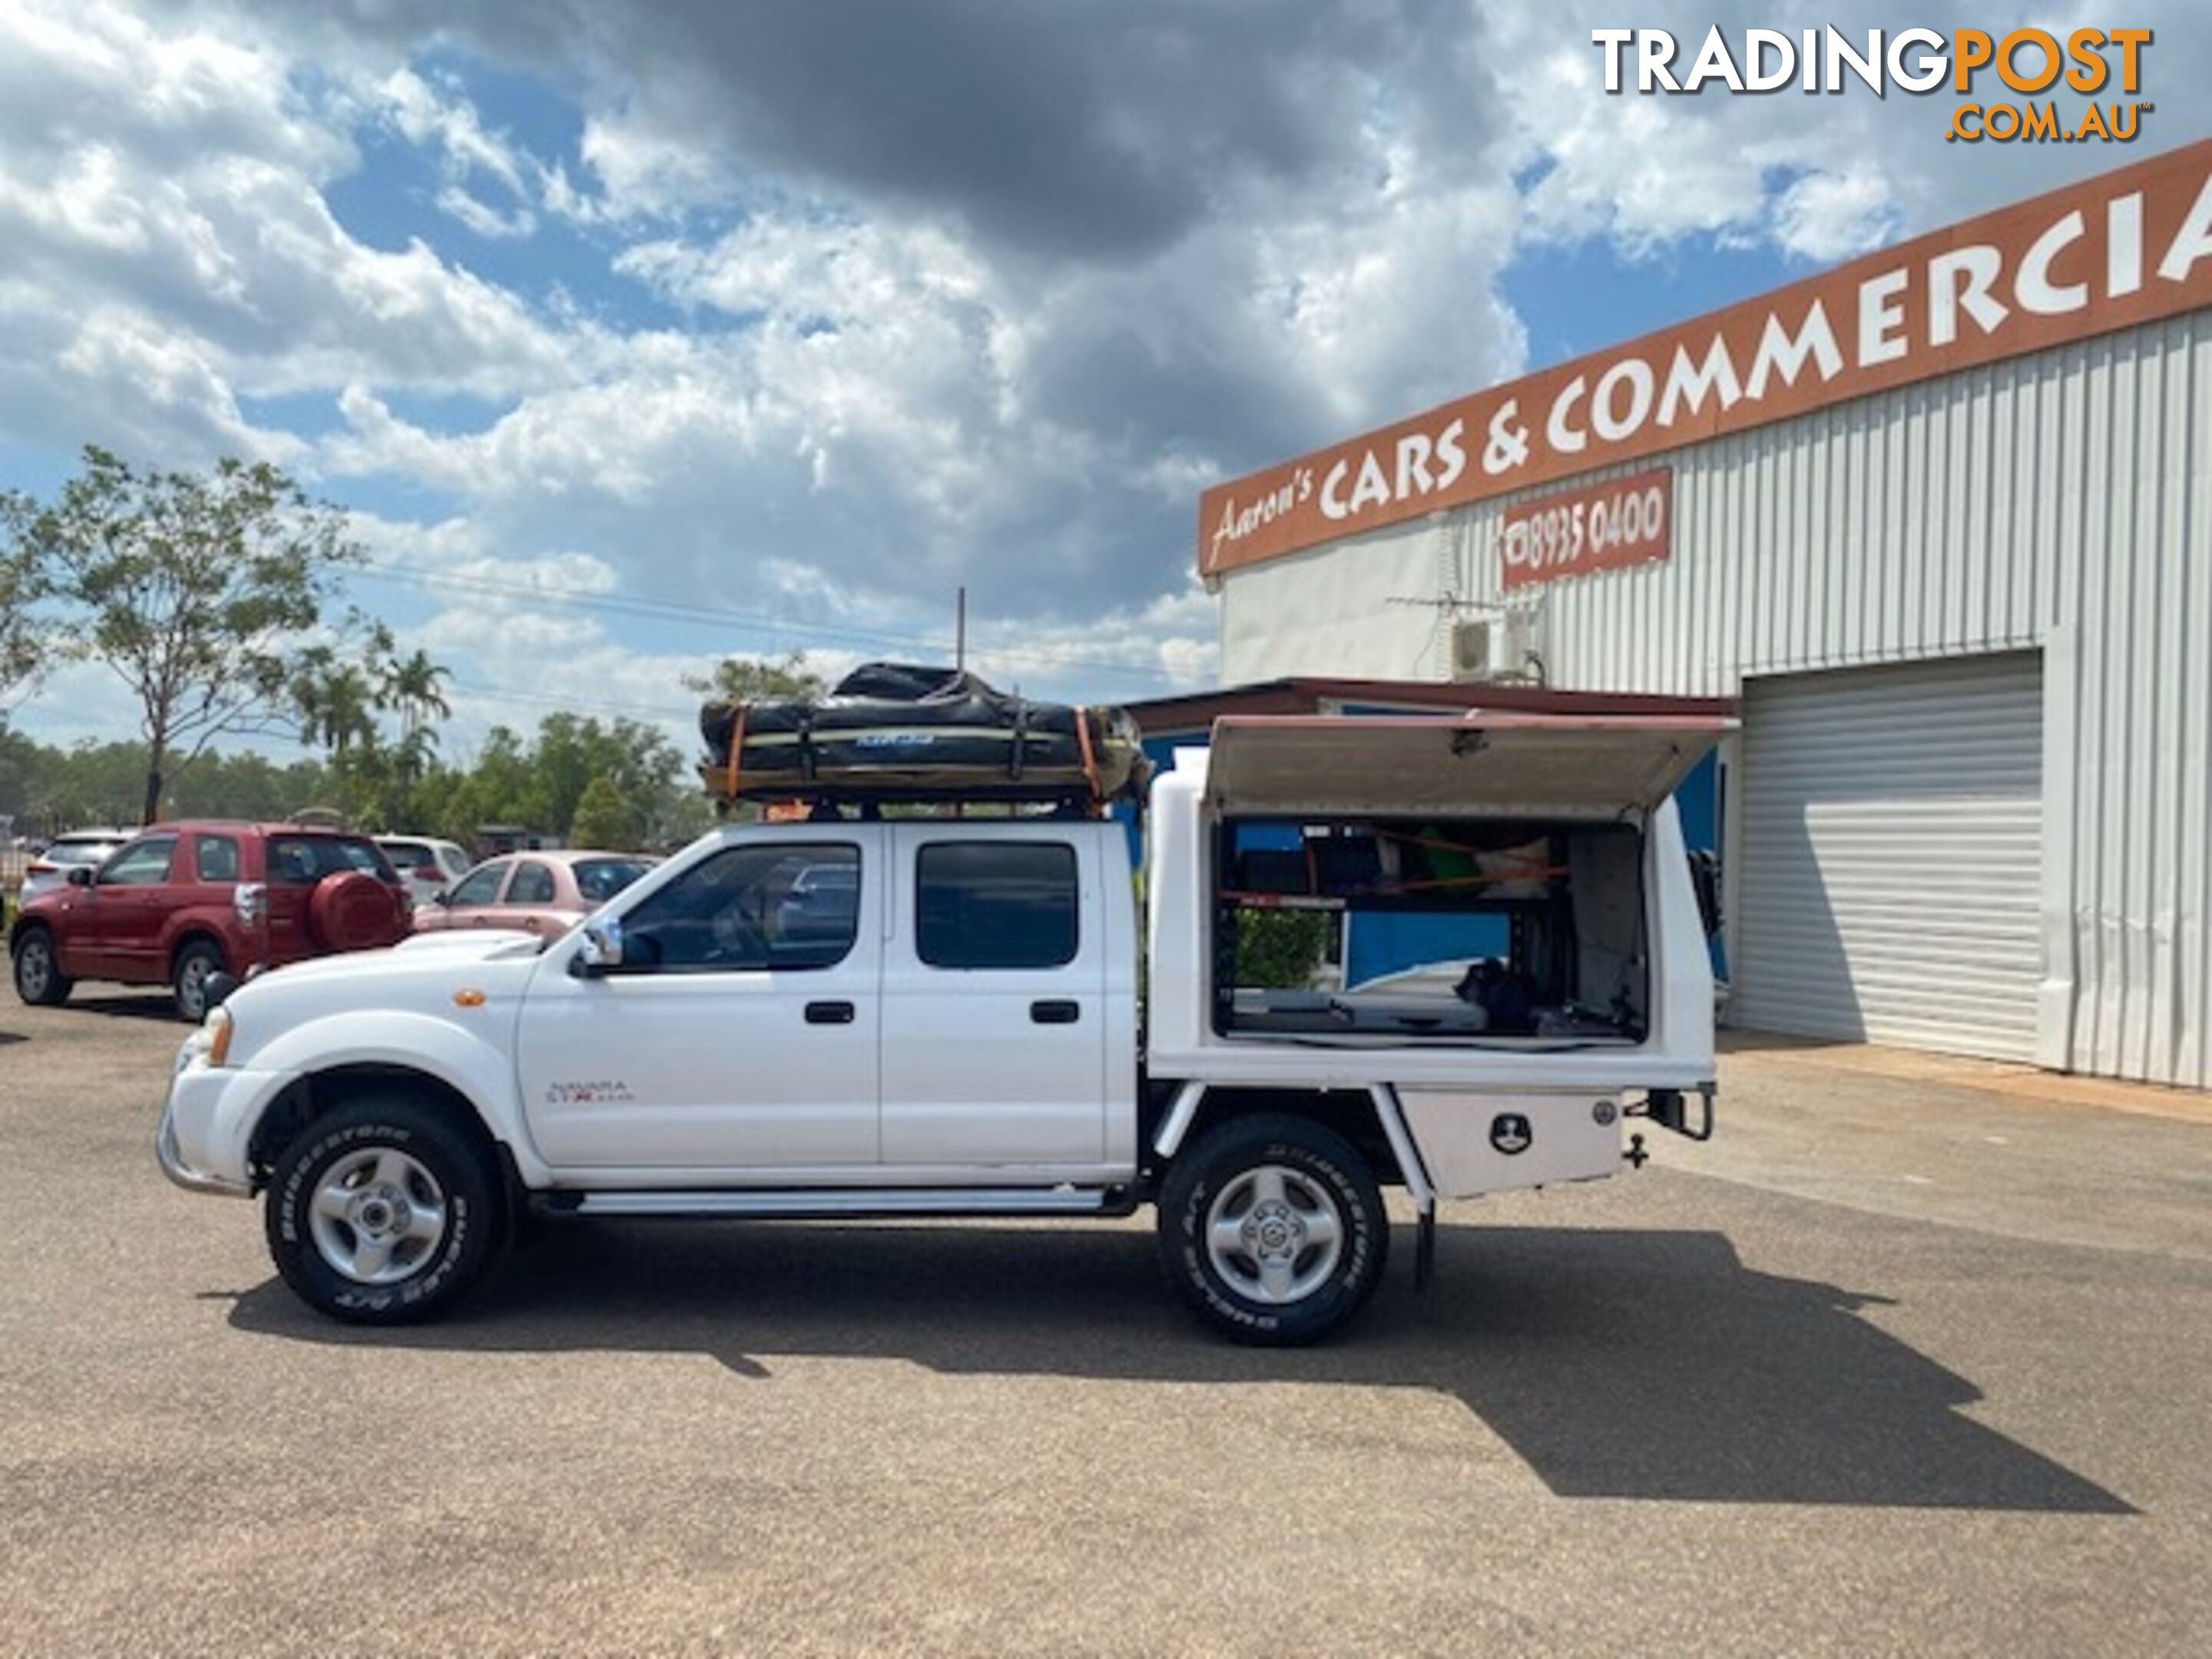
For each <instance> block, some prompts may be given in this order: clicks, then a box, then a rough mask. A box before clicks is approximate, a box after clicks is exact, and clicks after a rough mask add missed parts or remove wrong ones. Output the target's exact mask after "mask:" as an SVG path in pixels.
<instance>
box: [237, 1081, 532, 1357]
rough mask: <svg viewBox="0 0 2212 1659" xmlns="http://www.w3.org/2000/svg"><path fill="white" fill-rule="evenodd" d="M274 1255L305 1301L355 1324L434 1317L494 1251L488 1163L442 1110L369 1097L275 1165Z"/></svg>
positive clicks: (318, 1123)
mask: <svg viewBox="0 0 2212 1659" xmlns="http://www.w3.org/2000/svg"><path fill="white" fill-rule="evenodd" d="M267 1205H268V1209H267V1213H266V1218H265V1219H266V1223H267V1231H268V1235H269V1254H270V1256H271V1257H272V1258H274V1260H275V1261H276V1270H277V1272H278V1273H282V1274H283V1277H284V1282H285V1283H286V1284H287V1285H290V1286H291V1287H292V1290H293V1291H294V1292H295V1294H296V1295H298V1296H299V1297H300V1298H301V1300H302V1301H305V1302H307V1304H309V1305H311V1306H313V1307H315V1308H318V1309H319V1310H321V1311H323V1312H324V1313H326V1314H329V1315H330V1316H332V1317H333V1318H336V1319H343V1320H345V1321H347V1322H349V1323H353V1324H359V1325H398V1324H405V1323H409V1322H414V1321H417V1320H423V1319H430V1318H435V1316H438V1315H439V1314H441V1313H443V1312H444V1311H445V1310H447V1308H448V1307H450V1306H451V1305H452V1304H453V1303H454V1302H456V1301H458V1300H459V1298H460V1297H461V1296H462V1295H463V1294H464V1293H465V1291H467V1290H468V1289H469V1287H470V1286H471V1285H474V1284H475V1282H476V1280H477V1277H478V1276H479V1275H480V1274H481V1273H483V1271H484V1269H485V1268H486V1267H489V1265H490V1263H491V1261H492V1257H493V1255H494V1254H495V1249H496V1245H497V1242H498V1241H497V1234H498V1208H499V1206H498V1199H497V1188H495V1185H494V1178H493V1171H492V1164H491V1160H490V1158H489V1156H488V1155H487V1154H486V1153H485V1152H483V1150H481V1149H480V1148H479V1147H478V1146H477V1143H476V1141H475V1139H473V1138H472V1137H471V1135H469V1134H468V1133H466V1132H465V1130H463V1129H462V1128H461V1127H459V1126H457V1125H455V1124H454V1123H453V1122H452V1121H449V1120H448V1119H447V1117H445V1116H444V1115H441V1114H440V1113H439V1112H438V1111H436V1110H435V1109H431V1108H429V1107H426V1106H424V1105H423V1104H422V1103H420V1102H418V1101H416V1100H412V1099H409V1098H406V1097H397V1098H364V1099H361V1100H357V1101H354V1102H351V1103H349V1104H347V1105H345V1106H342V1107H340V1108H339V1109H337V1111H335V1112H332V1113H331V1114H329V1115H327V1116H324V1117H319V1118H317V1119H316V1120H315V1121H313V1123H311V1124H309V1125H308V1126H307V1128H305V1129H304V1130H302V1131H301V1133H300V1134H299V1136H298V1138H297V1139H295V1140H294V1141H293V1143H292V1145H291V1146H289V1147H288V1148H287V1149H286V1150H285V1152H284V1155H283V1157H282V1158H279V1159H278V1160H277V1163H276V1178H275V1179H274V1180H273V1181H271V1182H270V1186H269V1196H268V1199H267Z"/></svg>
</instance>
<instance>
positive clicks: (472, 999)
mask: <svg viewBox="0 0 2212 1659" xmlns="http://www.w3.org/2000/svg"><path fill="white" fill-rule="evenodd" d="M483 1000H484V994H483V992H482V991H456V992H454V993H453V1006H455V1007H457V1008H481V1007H483Z"/></svg>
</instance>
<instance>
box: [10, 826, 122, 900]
mask: <svg viewBox="0 0 2212 1659" xmlns="http://www.w3.org/2000/svg"><path fill="white" fill-rule="evenodd" d="M130 839H131V832H130V831H128V830H124V829H72V830H70V832H69V833H68V834H67V835H65V836H55V837H54V839H53V841H52V842H51V843H50V844H49V845H48V846H47V848H46V851H45V852H43V853H41V854H39V855H38V857H36V858H34V859H33V860H31V861H30V863H29V864H27V865H26V866H24V867H23V890H22V891H21V893H20V894H18V895H17V897H18V898H19V899H20V900H21V902H23V903H25V904H28V903H29V902H31V901H32V900H33V899H34V898H36V897H38V896H39V895H40V894H41V893H51V892H52V891H53V890H54V889H55V888H57V887H59V886H62V885H64V884H65V883H67V881H68V880H69V872H70V870H71V869H72V868H73V867H75V866H77V865H80V864H85V865H90V866H92V867H93V868H94V869H98V868H99V867H100V866H101V865H103V864H105V863H106V862H107V860H108V859H109V857H110V856H111V855H112V854H115V853H116V852H118V851H119V850H121V848H122V847H123V844H124V843H125V842H127V841H129V840H130Z"/></svg>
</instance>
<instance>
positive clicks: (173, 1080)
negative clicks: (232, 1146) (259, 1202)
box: [154, 1031, 253, 1198]
mask: <svg viewBox="0 0 2212 1659" xmlns="http://www.w3.org/2000/svg"><path fill="white" fill-rule="evenodd" d="M206 1041H207V1040H206V1036H205V1034H204V1032H200V1031H195V1032H193V1033H192V1034H191V1036H189V1037H186V1038H185V1042H184V1045H183V1047H181V1048H179V1049H178V1050H177V1061H176V1065H175V1066H174V1068H173V1070H172V1071H171V1072H170V1073H169V1094H168V1098H167V1100H166V1101H164V1102H163V1103H162V1106H161V1128H160V1130H159V1131H158V1132H157V1133H155V1137H154V1156H155V1159H156V1160H157V1161H158V1162H159V1163H160V1164H161V1173H162V1174H163V1175H165V1176H168V1178H169V1179H170V1180H172V1181H173V1182H176V1183H177V1185H178V1186H179V1187H182V1188H184V1189H185V1191H186V1192H188V1193H212V1194H216V1195H218V1196H220V1197H223V1198H251V1197H252V1196H253V1187H252V1183H251V1182H247V1181H246V1180H245V1179H243V1178H242V1177H241V1176H229V1175H223V1174H220V1173H217V1172H216V1171H213V1170H206V1169H203V1168H201V1167H199V1166H198V1165H197V1164H194V1163H192V1162H191V1159H190V1158H188V1157H187V1156H186V1154H185V1137H184V1136H183V1135H182V1134H181V1133H179V1127H178V1119H179V1115H183V1116H185V1117H188V1118H189V1119H190V1120H191V1127H192V1129H193V1131H194V1133H193V1134H192V1136H191V1139H192V1140H193V1141H194V1142H195V1143H196V1144H197V1145H199V1146H207V1145H208V1144H209V1140H210V1133H211V1132H212V1131H213V1129H214V1128H215V1126H216V1122H217V1121H218V1119H219V1118H220V1116H221V1115H222V1104H223V1097H224V1095H225V1094H226V1093H227V1092H228V1091H229V1090H230V1088H231V1087H232V1086H233V1085H234V1084H235V1083H236V1082H237V1081H238V1079H239V1075H240V1074H239V1073H235V1072H231V1071H226V1070H218V1069H216V1067H213V1066H209V1065H207V1064H206V1063H205V1061H204V1058H203V1056H204V1054H205V1052H206Z"/></svg>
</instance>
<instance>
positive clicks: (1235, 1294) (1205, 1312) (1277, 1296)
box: [1159, 1115, 1390, 1347]
mask: <svg viewBox="0 0 2212 1659" xmlns="http://www.w3.org/2000/svg"><path fill="white" fill-rule="evenodd" d="M1159 1245H1160V1261H1161V1265H1162V1266H1163V1267H1164V1268H1165V1269H1166V1271H1167V1275H1168V1278H1169V1279H1170V1281H1171V1282H1172V1283H1173V1284H1174V1285H1175V1286H1176V1290H1177V1291H1180V1292H1181V1294H1182V1298H1183V1300H1184V1301H1185V1302H1186V1303H1187V1304H1189V1306H1190V1308H1191V1310H1192V1311H1193V1312H1194V1313H1195V1314H1197V1315H1198V1316H1199V1317H1200V1319H1201V1320H1203V1321H1204V1322H1206V1324H1208V1325H1211V1326H1212V1327H1213V1328H1215V1329H1216V1330H1218V1331H1220V1332H1222V1333H1223V1334H1225V1335H1228V1336H1231V1337H1233V1338H1235V1339H1236V1340H1238V1341H1240V1342H1250V1343H1256V1344H1263V1345H1267V1346H1282V1347H1288V1346H1295V1345H1297V1344H1300V1343H1306V1342H1313V1341H1317V1340H1320V1339H1321V1338H1322V1337H1324V1336H1326V1335H1328V1334H1329V1333H1330V1332H1332V1331H1334V1330H1335V1329H1336V1328H1338V1327H1339V1326H1340V1325H1342V1324H1343V1323H1344V1322H1346V1321H1347V1320H1349V1319H1350V1318H1351V1317H1352V1316H1353V1315H1354V1314H1356V1313H1358V1311H1359V1310H1360V1308H1361V1307H1362V1306H1363V1305H1364V1304H1365V1303H1366V1300H1367V1298H1368V1297H1370V1296H1371V1295H1372V1294H1373V1293H1374V1291H1375V1286H1376V1283H1377V1282H1378V1281H1379V1280H1380V1279H1381V1277H1382V1273H1383V1261H1384V1258H1385V1257H1386V1256H1387V1255H1388V1254H1389V1245H1390V1228H1389V1220H1388V1218H1386V1216H1385V1215H1384V1213H1383V1191H1382V1188H1381V1187H1380V1186H1379V1185H1378V1184H1377V1183H1376V1179H1375V1173H1374V1171H1373V1170H1371V1169H1370V1168H1369V1167H1368V1164H1367V1160H1366V1159H1365V1158H1362V1157H1361V1156H1360V1155H1359V1153H1358V1152H1356V1151H1355V1150H1353V1148H1352V1145H1351V1143H1350V1142H1348V1141H1346V1139H1344V1138H1343V1137H1342V1136H1341V1135H1339V1134H1337V1133H1334V1131H1332V1130H1329V1129H1326V1128H1324V1127H1322V1126H1321V1125H1320V1124H1318V1123H1313V1122H1309V1121H1306V1120H1305V1119H1304V1118H1297V1117H1288V1116H1273V1115H1270V1116H1261V1117H1248V1118H1238V1119H1235V1120H1232V1121H1230V1122H1228V1123H1225V1124H1224V1125H1223V1126H1222V1127H1220V1128H1218V1129H1216V1130H1214V1131H1213V1132H1212V1133H1210V1134H1208V1135H1207V1136H1206V1138H1205V1139H1203V1140H1201V1141H1200V1142H1199V1143H1198V1144H1197V1145H1196V1146H1192V1147H1189V1148H1188V1149H1186V1150H1185V1151H1184V1152H1183V1153H1182V1156H1181V1157H1179V1158H1177V1159H1176V1162H1175V1164H1174V1165H1173V1167H1172V1168H1170V1170H1169V1171H1168V1178H1167V1181H1166V1182H1165V1183H1164V1185H1163V1186H1162V1188H1161V1189H1160V1198H1159Z"/></svg>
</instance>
